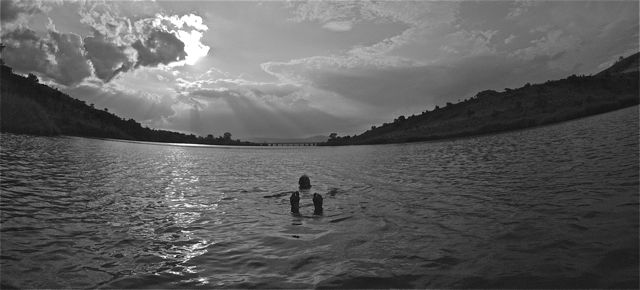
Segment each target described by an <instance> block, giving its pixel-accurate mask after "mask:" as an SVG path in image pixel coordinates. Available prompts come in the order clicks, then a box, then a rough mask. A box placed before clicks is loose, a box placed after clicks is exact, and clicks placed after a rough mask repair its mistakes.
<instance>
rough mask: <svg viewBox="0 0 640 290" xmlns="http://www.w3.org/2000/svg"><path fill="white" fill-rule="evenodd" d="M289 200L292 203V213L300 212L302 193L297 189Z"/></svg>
mask: <svg viewBox="0 0 640 290" xmlns="http://www.w3.org/2000/svg"><path fill="white" fill-rule="evenodd" d="M289 202H290V203H291V213H292V214H300V193H298V192H297V191H296V192H294V193H292V194H291V197H290V198H289Z"/></svg>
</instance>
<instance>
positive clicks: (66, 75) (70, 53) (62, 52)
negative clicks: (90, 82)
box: [49, 31, 91, 85]
mask: <svg viewBox="0 0 640 290" xmlns="http://www.w3.org/2000/svg"><path fill="white" fill-rule="evenodd" d="M49 35H50V37H51V40H52V42H53V43H54V44H55V45H54V46H53V47H55V50H54V56H55V67H53V68H52V71H53V72H54V73H53V75H50V76H51V77H52V78H53V79H55V80H56V81H57V82H59V83H61V84H64V85H73V84H76V83H79V82H80V81H82V80H83V79H84V78H86V77H88V76H91V67H90V66H89V63H88V61H87V60H86V59H85V57H84V53H83V44H82V38H81V37H80V36H79V35H77V34H74V33H58V32H55V31H50V32H49Z"/></svg>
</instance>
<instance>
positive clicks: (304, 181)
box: [298, 174, 311, 189]
mask: <svg viewBox="0 0 640 290" xmlns="http://www.w3.org/2000/svg"><path fill="white" fill-rule="evenodd" d="M298 186H299V187H300V189H310V188H311V180H310V179H309V176H307V175H306V174H305V175H302V176H300V179H298Z"/></svg>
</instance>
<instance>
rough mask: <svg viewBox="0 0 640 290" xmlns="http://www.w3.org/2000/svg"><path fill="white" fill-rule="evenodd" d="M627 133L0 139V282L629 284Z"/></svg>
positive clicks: (612, 124)
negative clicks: (182, 140) (419, 138)
mask: <svg viewBox="0 0 640 290" xmlns="http://www.w3.org/2000/svg"><path fill="white" fill-rule="evenodd" d="M620 124H626V125H624V126H621V125H620ZM638 131H639V130H638V114H637V107H635V108H630V109H626V110H621V111H617V112H613V113H610V114H603V115H598V116H594V117H590V118H585V119H580V120H576V121H571V122H566V123H562V124H558V125H553V126H546V127H542V128H536V129H530V130H523V131H517V132H510V133H505V134H496V135H488V136H481V137H474V138H466V139H457V140H448V141H438V142H426V143H414V144H396V145H383V146H348V147H339V148H324V147H317V148H311V147H299V148H266V149H265V148H224V149H221V148H216V147H211V148H209V147H180V146H168V145H161V144H152V143H149V144H147V143H127V142H114V141H105V140H94V139H84V138H70V137H56V138H48V137H32V136H21V135H11V134H3V135H2V138H0V145H1V148H2V150H0V161H1V162H0V175H1V176H2V178H1V179H0V198H1V199H0V242H1V244H2V247H0V258H1V259H0V287H1V288H12V287H17V288H94V287H101V288H250V287H251V288H311V287H317V288H635V287H637V285H638V280H639V279H638V243H637V237H638V228H639V225H638V220H639V215H638V204H639V203H638V195H637V194H638V186H639V183H638V168H639V166H638V160H639V154H640V153H639V152H640V150H638ZM302 173H306V174H308V175H309V176H310V177H311V180H312V184H313V187H312V189H311V191H309V192H303V193H302V194H301V202H300V204H301V208H300V209H301V216H299V217H295V216H292V215H290V213H289V196H290V194H291V192H293V191H296V190H298V188H297V180H298V177H299V176H300V175H301V174H302ZM315 192H317V193H321V194H322V195H323V196H324V207H325V208H324V209H325V212H324V216H313V215H312V213H313V203H312V201H311V196H312V194H313V193H315Z"/></svg>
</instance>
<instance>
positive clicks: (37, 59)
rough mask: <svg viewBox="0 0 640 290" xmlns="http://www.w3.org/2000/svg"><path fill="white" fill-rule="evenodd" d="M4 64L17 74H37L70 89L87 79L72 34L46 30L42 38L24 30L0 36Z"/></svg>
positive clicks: (79, 48)
mask: <svg viewBox="0 0 640 290" xmlns="http://www.w3.org/2000/svg"><path fill="white" fill-rule="evenodd" d="M3 41H4V42H5V43H6V46H7V47H6V48H5V51H4V54H3V59H4V60H5V62H6V63H7V64H8V65H10V66H12V67H13V68H14V69H16V70H17V71H25V72H35V73H40V74H41V75H44V76H46V77H48V78H50V79H52V80H54V81H55V82H57V83H60V84H63V85H67V86H69V85H74V84H77V83H79V82H81V81H82V80H83V79H84V78H86V77H88V76H91V67H90V65H89V63H88V62H87V60H86V59H85V57H84V54H83V47H82V39H81V38H80V36H79V35H77V34H73V33H59V32H56V31H53V30H50V31H49V32H48V33H47V34H46V35H45V36H44V37H40V36H38V34H37V33H36V32H35V31H33V30H31V29H27V28H21V29H17V30H13V31H11V32H9V33H6V34H4V35H3Z"/></svg>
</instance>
